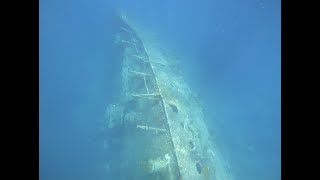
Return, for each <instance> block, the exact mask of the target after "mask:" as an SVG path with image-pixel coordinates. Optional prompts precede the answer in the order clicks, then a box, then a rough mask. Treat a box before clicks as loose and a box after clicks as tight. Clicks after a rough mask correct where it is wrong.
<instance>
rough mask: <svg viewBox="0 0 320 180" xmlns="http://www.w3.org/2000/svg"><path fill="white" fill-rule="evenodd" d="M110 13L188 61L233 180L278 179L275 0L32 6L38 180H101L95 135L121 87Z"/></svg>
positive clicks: (60, 1)
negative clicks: (35, 12)
mask: <svg viewBox="0 0 320 180" xmlns="http://www.w3.org/2000/svg"><path fill="white" fill-rule="evenodd" d="M118 7H119V8H123V9H125V10H126V11H127V12H128V14H129V15H131V16H133V17H135V18H136V19H138V20H139V22H142V23H143V24H144V25H145V27H150V28H152V29H155V30H157V33H158V34H159V36H160V37H161V38H162V39H163V40H164V41H165V42H167V43H168V44H170V46H172V47H175V48H176V49H177V52H179V54H182V55H183V57H188V58H185V59H181V61H182V63H183V68H184V71H185V78H186V80H187V82H188V83H189V85H190V86H191V88H192V89H193V90H194V91H195V92H196V93H197V94H198V96H199V98H200V99H201V101H202V102H203V106H204V109H205V113H206V117H207V119H208V125H209V129H210V131H211V132H212V133H215V134H216V136H217V142H218V145H219V147H220V149H221V152H222V154H224V155H225V156H226V157H227V158H228V159H229V163H230V169H231V171H232V173H233V175H234V177H235V179H236V180H257V179H259V180H272V179H280V172H281V168H280V164H281V163H280V157H281V156H280V144H281V141H280V121H281V117H280V116H281V111H280V105H281V102H280V88H281V86H280V83H281V82H280V62H281V59H280V55H281V54H280V51H281V49H280V45H281V44H280V28H281V26H280V24H281V21H280V1H279V0H269V1H266V0H241V1H240V0H198V1H194V0H174V1H173V0H170V1H169V0H163V1H156V0H140V1H130V0H122V1H116V0H110V1H102V0H92V1H89V0H77V1H76V0H55V1H49V0H40V9H39V13H40V17H39V26H40V35H39V38H40V49H39V50H40V54H39V57H40V69H39V72H40V79H39V80H40V95H39V97H40V107H39V108H40V109H39V110H40V120H39V123H40V129H39V131H40V137H39V148H40V155H39V158H40V167H39V171H40V179H42V180H51V179H52V180H54V179H60V180H64V179H65V180H70V179H105V177H106V175H105V172H104V169H103V165H104V163H105V160H106V158H107V156H112V155H110V154H105V153H104V151H103V147H102V146H103V144H102V140H101V138H99V137H98V138H97V136H96V134H97V131H98V129H99V123H100V122H101V121H102V120H103V118H104V111H105V108H106V106H107V105H108V104H110V103H113V102H115V101H117V98H118V96H119V90H120V88H121V84H120V81H121V79H120V78H121V77H120V70H121V64H120V62H119V61H118V59H117V54H119V51H120V50H119V49H118V48H117V47H115V46H114V45H113V38H114V33H115V26H116V20H115V18H114V9H115V8H118ZM114 179H117V177H114Z"/></svg>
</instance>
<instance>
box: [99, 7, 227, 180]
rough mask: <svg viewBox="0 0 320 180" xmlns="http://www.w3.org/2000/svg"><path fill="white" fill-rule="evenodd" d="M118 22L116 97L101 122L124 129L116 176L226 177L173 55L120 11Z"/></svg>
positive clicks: (172, 179) (109, 128)
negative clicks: (118, 94) (118, 88)
mask: <svg viewBox="0 0 320 180" xmlns="http://www.w3.org/2000/svg"><path fill="white" fill-rule="evenodd" d="M119 22H120V23H119V27H118V33H117V35H116V37H115V44H117V45H119V46H120V47H121V48H123V54H122V62H121V63H122V66H121V67H122V73H121V74H120V73H119V76H121V78H122V83H121V86H122V87H121V98H119V101H118V102H117V103H115V104H110V105H109V106H108V107H107V111H106V121H105V129H106V131H112V130H113V129H121V132H122V134H123V136H121V139H118V141H119V143H121V144H122V145H123V146H122V147H123V148H124V149H125V151H123V153H122V154H121V159H122V161H123V162H122V166H121V168H122V170H121V172H123V173H121V174H119V179H139V180H140V179H156V180H157V179H159V180H160V179H163V180H166V179H168V180H176V179H177V180H180V179H184V180H202V179H230V178H228V177H226V175H225V173H224V172H223V170H222V168H220V167H219V164H218V161H217V159H216V157H215V153H216V151H215V149H214V148H213V147H212V143H211V141H209V137H210V136H209V132H208V130H207V127H206V124H205V122H204V116H203V112H202V109H201V106H200V104H199V103H198V101H197V99H196V97H195V96H194V94H193V93H192V91H191V90H190V88H189V87H188V85H187V84H186V82H185V81H184V79H183V74H182V72H181V70H180V68H179V63H178V61H177V59H176V58H175V57H174V56H173V55H171V54H170V53H169V51H167V50H165V49H164V48H165V47H162V46H161V45H160V44H159V43H157V42H156V41H153V39H154V38H152V37H151V36H149V35H148V33H146V32H145V31H143V30H142V28H139V27H138V25H137V24H135V23H133V22H132V21H131V20H129V18H128V17H127V16H126V15H125V14H124V13H120V15H119ZM109 141H110V139H109ZM106 144H108V142H107V143H106ZM109 166H110V164H108V167H109Z"/></svg>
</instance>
